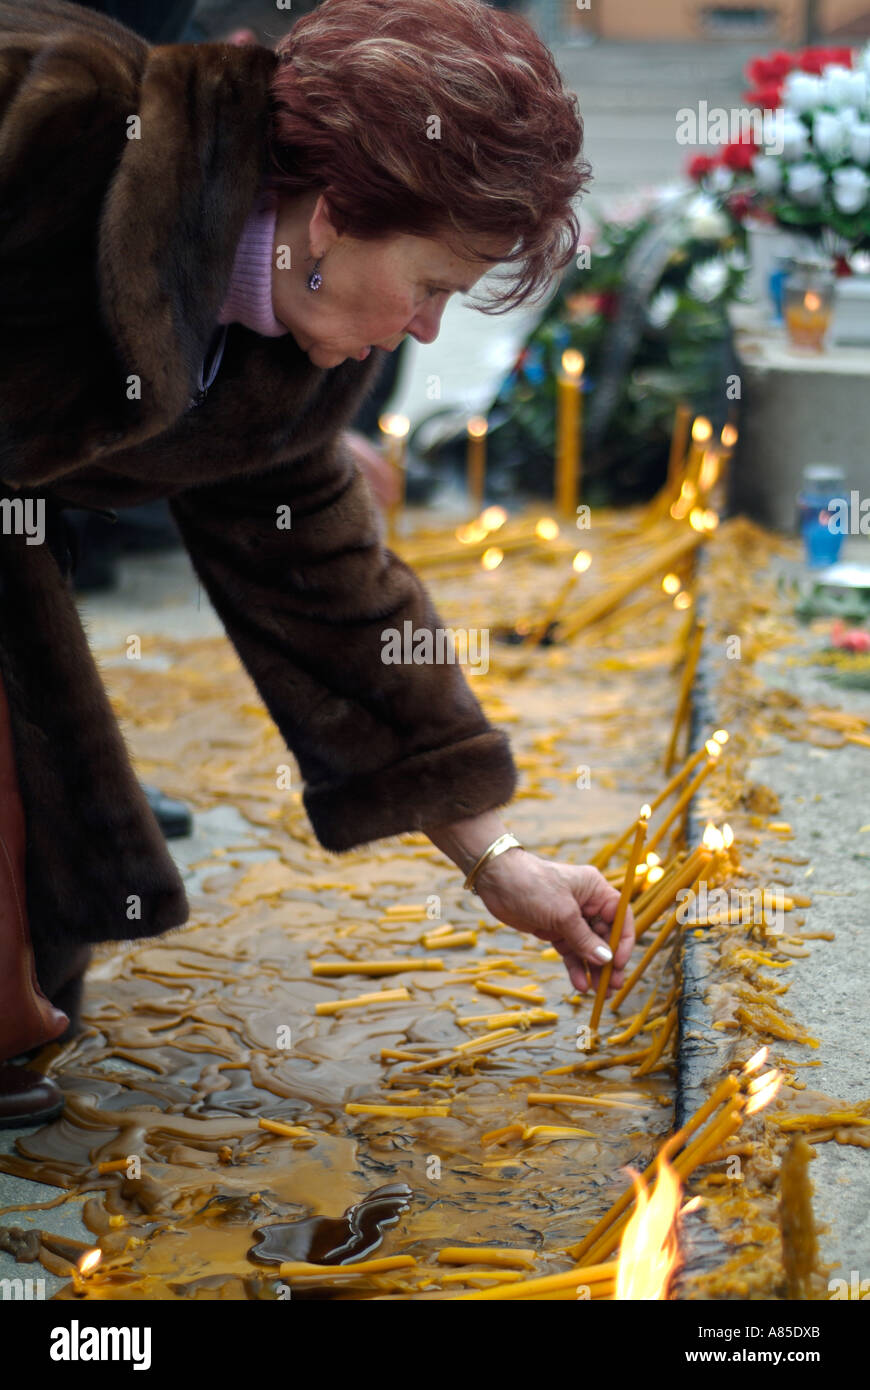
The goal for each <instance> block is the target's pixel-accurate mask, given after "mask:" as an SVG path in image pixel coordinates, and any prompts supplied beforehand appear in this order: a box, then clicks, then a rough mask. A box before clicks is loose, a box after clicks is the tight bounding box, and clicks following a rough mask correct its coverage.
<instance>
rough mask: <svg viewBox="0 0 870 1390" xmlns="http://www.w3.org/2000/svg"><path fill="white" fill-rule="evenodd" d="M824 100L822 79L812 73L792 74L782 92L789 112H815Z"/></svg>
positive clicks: (787, 77) (786, 80) (783, 100)
mask: <svg viewBox="0 0 870 1390" xmlns="http://www.w3.org/2000/svg"><path fill="white" fill-rule="evenodd" d="M822 100H823V88H822V79H821V78H820V77H816V76H815V74H814V73H811V72H790V73H788V74H787V76H786V79H785V83H784V84H783V90H782V104H783V106H784V107H785V108H786V110H787V111H797V112H801V111H813V110H815V108H816V107H817V106H821V104H822Z"/></svg>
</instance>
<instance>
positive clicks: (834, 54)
mask: <svg viewBox="0 0 870 1390" xmlns="http://www.w3.org/2000/svg"><path fill="white" fill-rule="evenodd" d="M831 63H839V64H840V66H841V67H844V68H850V67H851V66H852V50H851V48H805V49H804V51H803V53H799V54H798V67H799V68H800V70H801V72H812V73H815V74H816V76H817V77H818V76H821V73H822V69H823V68H826V67H828V65H829V64H831Z"/></svg>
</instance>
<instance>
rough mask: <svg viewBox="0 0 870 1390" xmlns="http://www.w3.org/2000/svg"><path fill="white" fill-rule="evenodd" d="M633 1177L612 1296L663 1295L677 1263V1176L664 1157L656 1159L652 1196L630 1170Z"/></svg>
mask: <svg viewBox="0 0 870 1390" xmlns="http://www.w3.org/2000/svg"><path fill="white" fill-rule="evenodd" d="M629 1171H631V1170H629ZM632 1180H633V1182H634V1187H635V1192H636V1194H637V1198H636V1202H635V1209H634V1211H633V1213H632V1215H631V1219H630V1221H629V1222H628V1224H627V1226H626V1228H625V1231H624V1232H623V1236H622V1242H621V1245H620V1249H619V1264H618V1266H617V1270H616V1292H615V1295H614V1297H615V1298H616V1299H618V1300H619V1299H633V1300H636V1301H645V1302H649V1301H654V1300H659V1299H666V1298H667V1296H668V1284H669V1282H670V1279H671V1276H672V1274H673V1272H674V1270H675V1268H676V1266H677V1237H676V1217H677V1213H678V1211H679V1206H680V1180H679V1178H678V1176H677V1174H676V1172H675V1170H674V1169H673V1168H672V1167H671V1165H670V1163H668V1161H667V1159H666V1158H660V1159H659V1163H658V1176H657V1180H656V1184H655V1187H654V1189H653V1192H652V1196H650V1195H649V1190H648V1188H647V1186H646V1183H645V1182H644V1180H643V1178H641V1177H640V1176H639V1175H638V1174H637V1173H635V1172H632Z"/></svg>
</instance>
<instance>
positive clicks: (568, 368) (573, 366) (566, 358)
mask: <svg viewBox="0 0 870 1390" xmlns="http://www.w3.org/2000/svg"><path fill="white" fill-rule="evenodd" d="M585 366H586V358H585V357H584V356H583V354H582V352H576V351H575V349H574V348H566V350H565V351H564V352H563V353H562V371H563V372H564V373H565V374H566V376H570V377H579V376H582V375H583V369H584V367H585Z"/></svg>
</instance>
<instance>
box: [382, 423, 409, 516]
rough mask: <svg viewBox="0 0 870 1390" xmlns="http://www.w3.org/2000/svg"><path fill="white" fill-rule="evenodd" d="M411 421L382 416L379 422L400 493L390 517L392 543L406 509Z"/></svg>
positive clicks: (385, 453)
mask: <svg viewBox="0 0 870 1390" xmlns="http://www.w3.org/2000/svg"><path fill="white" fill-rule="evenodd" d="M410 428H411V421H410V420H409V419H408V417H407V416H406V415H382V416H381V417H380V419H379V420H378V429H379V430H380V432H381V438H382V444H383V450H384V455H385V457H386V459H387V461H388V462H389V463H391V464H392V466H393V468H394V469H395V470H396V475H397V481H398V493H397V496H396V500H395V502H394V503H393V504H392V505H391V507H390V509H389V515H388V523H389V538H390V541H394V540H395V539H396V534H397V531H398V525H399V518H400V516H401V515H402V512H403V511H404V508H405V453H406V449H407V440H408V431H409V430H410Z"/></svg>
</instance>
